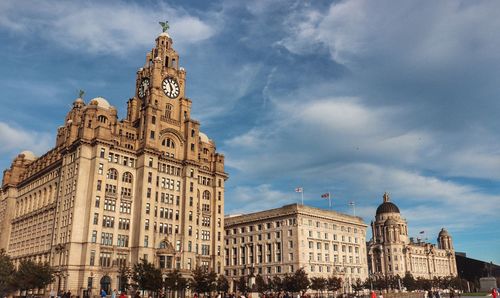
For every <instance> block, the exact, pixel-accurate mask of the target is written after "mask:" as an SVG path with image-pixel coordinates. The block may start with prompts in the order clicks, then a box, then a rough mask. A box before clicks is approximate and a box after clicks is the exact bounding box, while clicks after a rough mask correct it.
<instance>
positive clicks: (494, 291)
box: [491, 288, 498, 298]
mask: <svg viewBox="0 0 500 298" xmlns="http://www.w3.org/2000/svg"><path fill="white" fill-rule="evenodd" d="M497 297H498V292H497V288H492V289H491V298H497Z"/></svg>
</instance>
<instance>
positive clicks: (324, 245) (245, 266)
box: [224, 204, 368, 292]
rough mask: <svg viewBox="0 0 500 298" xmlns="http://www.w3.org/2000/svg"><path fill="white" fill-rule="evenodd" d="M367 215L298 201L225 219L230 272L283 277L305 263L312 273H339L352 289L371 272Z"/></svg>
mask: <svg viewBox="0 0 500 298" xmlns="http://www.w3.org/2000/svg"><path fill="white" fill-rule="evenodd" d="M366 228H367V225H366V224H365V223H364V222H363V219H362V218H360V217H357V216H351V215H347V214H343V213H339V212H336V211H332V210H324V209H319V208H314V207H310V206H304V205H299V204H292V205H286V206H283V207H280V208H275V209H270V210H264V211H260V212H255V213H249V214H242V215H236V216H227V217H226V220H225V233H226V234H225V241H226V243H225V253H224V257H225V261H224V262H225V263H224V268H225V275H226V276H227V278H228V279H229V280H230V282H231V284H233V285H234V284H235V281H237V280H238V279H239V278H240V276H246V277H248V276H250V275H251V274H252V273H253V274H254V275H257V274H260V275H261V276H263V277H264V278H266V279H268V278H273V277H274V276H279V277H283V276H284V275H285V274H293V272H295V271H296V270H298V269H299V268H304V270H305V271H306V272H307V274H308V275H309V277H330V276H332V275H336V276H339V277H342V280H343V281H344V284H343V290H345V291H348V292H350V291H351V288H352V287H351V286H352V284H353V283H354V282H355V281H356V280H357V279H358V278H359V279H361V280H365V279H366V278H367V277H368V266H367V259H366V240H365V239H366Z"/></svg>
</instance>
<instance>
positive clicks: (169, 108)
mask: <svg viewBox="0 0 500 298" xmlns="http://www.w3.org/2000/svg"><path fill="white" fill-rule="evenodd" d="M171 116H172V105H171V104H168V105H166V106H165V117H166V118H167V119H170V118H171Z"/></svg>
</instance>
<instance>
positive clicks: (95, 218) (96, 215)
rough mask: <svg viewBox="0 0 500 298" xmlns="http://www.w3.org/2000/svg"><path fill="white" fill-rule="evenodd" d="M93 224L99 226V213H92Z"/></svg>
mask: <svg viewBox="0 0 500 298" xmlns="http://www.w3.org/2000/svg"><path fill="white" fill-rule="evenodd" d="M94 224H95V225H97V224H99V213H94Z"/></svg>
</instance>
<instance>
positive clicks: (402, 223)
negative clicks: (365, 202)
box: [367, 193, 457, 278]
mask: <svg viewBox="0 0 500 298" xmlns="http://www.w3.org/2000/svg"><path fill="white" fill-rule="evenodd" d="M371 227H372V239H371V240H370V241H369V242H368V245H367V247H368V266H369V271H370V274H371V275H374V276H389V275H393V276H396V275H399V276H401V277H402V276H404V275H405V274H406V273H407V272H410V273H411V274H412V275H413V276H414V277H423V278H433V277H443V276H456V275H457V264H456V260H455V251H454V249H453V241H452V238H451V235H450V234H449V233H448V231H446V230H445V229H444V228H443V229H441V231H440V232H439V235H438V238H437V245H434V244H431V243H427V242H424V241H420V240H417V241H415V240H414V239H413V238H410V237H409V236H408V224H407V222H406V220H405V219H404V218H403V217H402V216H401V213H400V211H399V208H398V206H396V205H395V204H394V203H393V202H391V201H390V198H389V195H388V194H387V193H385V194H384V196H383V202H382V204H380V205H379V206H378V208H377V211H376V215H375V221H372V222H371Z"/></svg>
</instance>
